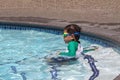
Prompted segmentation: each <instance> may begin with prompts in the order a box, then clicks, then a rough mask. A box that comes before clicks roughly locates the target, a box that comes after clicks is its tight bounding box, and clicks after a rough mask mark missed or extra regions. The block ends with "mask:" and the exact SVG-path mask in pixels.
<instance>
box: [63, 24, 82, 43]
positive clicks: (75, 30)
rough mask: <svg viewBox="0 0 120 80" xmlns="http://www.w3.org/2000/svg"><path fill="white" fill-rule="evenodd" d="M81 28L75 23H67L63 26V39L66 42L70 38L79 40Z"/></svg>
mask: <svg viewBox="0 0 120 80" xmlns="http://www.w3.org/2000/svg"><path fill="white" fill-rule="evenodd" d="M80 32H81V28H80V27H79V26H78V25H76V24H70V25H67V26H66V27H65V28H64V41H65V42H66V43H68V42H69V41H71V40H74V41H77V42H79V38H80Z"/></svg>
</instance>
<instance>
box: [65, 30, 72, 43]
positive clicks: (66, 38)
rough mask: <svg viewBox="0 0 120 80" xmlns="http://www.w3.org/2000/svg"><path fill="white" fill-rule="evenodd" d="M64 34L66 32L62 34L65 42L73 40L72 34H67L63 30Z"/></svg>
mask: <svg viewBox="0 0 120 80" xmlns="http://www.w3.org/2000/svg"><path fill="white" fill-rule="evenodd" d="M64 34H66V36H64V41H65V43H68V42H70V41H71V40H73V36H72V35H67V34H69V33H67V31H66V30H64Z"/></svg>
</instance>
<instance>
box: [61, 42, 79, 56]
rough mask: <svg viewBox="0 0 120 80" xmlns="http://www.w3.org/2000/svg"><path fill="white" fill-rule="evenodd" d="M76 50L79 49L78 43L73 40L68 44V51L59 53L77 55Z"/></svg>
mask: <svg viewBox="0 0 120 80" xmlns="http://www.w3.org/2000/svg"><path fill="white" fill-rule="evenodd" d="M76 50H77V45H75V44H74V43H72V42H71V43H69V45H68V52H60V54H59V55H64V56H69V57H75V56H76Z"/></svg>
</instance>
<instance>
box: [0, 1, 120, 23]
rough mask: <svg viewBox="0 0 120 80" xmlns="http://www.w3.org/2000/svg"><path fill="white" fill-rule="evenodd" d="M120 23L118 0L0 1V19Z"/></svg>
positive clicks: (119, 4) (119, 2) (119, 3)
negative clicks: (34, 18)
mask: <svg viewBox="0 0 120 80" xmlns="http://www.w3.org/2000/svg"><path fill="white" fill-rule="evenodd" d="M20 16H22V17H31V16H32V17H45V18H55V19H64V20H70V21H72V20H76V21H77V20H82V21H93V22H120V0H0V17H20Z"/></svg>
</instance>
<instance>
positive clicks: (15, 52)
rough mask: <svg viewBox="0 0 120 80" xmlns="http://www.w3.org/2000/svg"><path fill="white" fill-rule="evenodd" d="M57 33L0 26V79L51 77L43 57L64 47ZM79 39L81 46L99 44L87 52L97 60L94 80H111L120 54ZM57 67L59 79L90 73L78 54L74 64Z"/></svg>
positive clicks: (119, 63) (85, 79)
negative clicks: (96, 72) (96, 73)
mask: <svg viewBox="0 0 120 80" xmlns="http://www.w3.org/2000/svg"><path fill="white" fill-rule="evenodd" d="M61 33H62V32H56V31H52V30H50V31H46V30H44V29H43V30H12V29H0V80H52V79H51V74H50V70H51V66H50V65H48V64H47V63H46V61H45V59H44V57H45V56H46V55H50V54H54V53H56V52H58V51H62V50H64V49H66V46H67V45H66V44H65V43H64V41H63V37H62V35H61ZM80 41H81V45H82V46H83V47H88V46H91V45H96V46H98V47H99V48H98V50H96V51H91V52H88V53H87V54H90V55H92V56H93V57H94V58H95V60H97V62H96V63H95V64H96V66H97V68H98V69H99V71H100V74H99V76H98V77H97V78H96V79H95V80H113V79H114V78H115V77H116V76H117V75H118V74H119V73H120V67H119V66H120V61H119V59H120V54H119V53H117V52H116V51H115V50H114V48H113V47H111V46H107V45H105V44H104V42H103V43H98V42H94V41H91V40H89V39H87V38H86V36H82V37H81V39H80ZM57 69H58V70H59V72H58V76H57V78H58V79H60V80H88V79H89V77H90V76H91V75H92V71H91V68H90V67H89V64H88V62H87V61H86V60H84V59H83V57H82V56H81V57H80V59H79V60H78V62H77V63H75V64H72V65H62V66H60V67H57Z"/></svg>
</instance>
